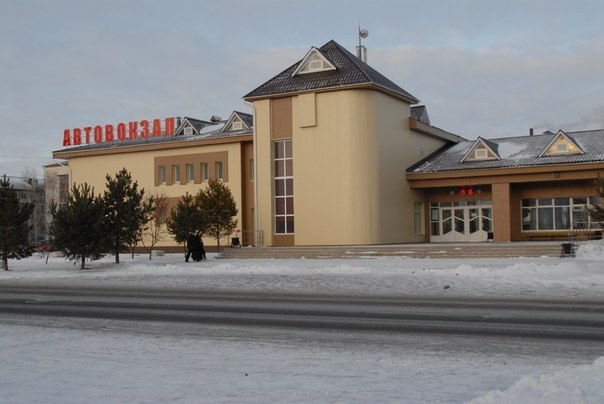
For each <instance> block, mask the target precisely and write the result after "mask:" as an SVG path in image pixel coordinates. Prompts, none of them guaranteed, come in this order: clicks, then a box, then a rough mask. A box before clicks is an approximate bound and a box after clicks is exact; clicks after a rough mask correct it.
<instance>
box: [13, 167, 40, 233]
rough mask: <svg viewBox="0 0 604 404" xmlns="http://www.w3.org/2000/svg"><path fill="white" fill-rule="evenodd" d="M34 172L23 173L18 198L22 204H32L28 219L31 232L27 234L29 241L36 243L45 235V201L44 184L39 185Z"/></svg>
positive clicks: (30, 170) (30, 169) (28, 170)
mask: <svg viewBox="0 0 604 404" xmlns="http://www.w3.org/2000/svg"><path fill="white" fill-rule="evenodd" d="M36 175H37V173H36V170H35V169H33V168H28V169H26V170H25V171H24V172H23V175H22V179H23V183H24V186H23V188H22V189H21V190H20V193H19V194H20V196H21V198H23V199H24V202H28V203H32V204H33V205H34V211H33V213H32V215H31V217H30V219H29V223H30V226H31V230H30V232H29V239H30V241H33V242H35V241H38V240H40V239H42V238H44V236H45V234H46V212H45V211H46V201H45V198H44V184H43V183H42V184H41V183H40V182H39V181H38V179H37V177H36Z"/></svg>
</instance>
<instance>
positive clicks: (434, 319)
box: [0, 285, 604, 341]
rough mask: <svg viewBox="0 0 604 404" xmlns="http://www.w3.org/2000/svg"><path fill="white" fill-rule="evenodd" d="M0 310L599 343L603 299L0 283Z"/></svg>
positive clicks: (603, 334) (603, 321) (603, 320)
mask: <svg viewBox="0 0 604 404" xmlns="http://www.w3.org/2000/svg"><path fill="white" fill-rule="evenodd" d="M0 313H5V314H6V315H9V314H10V315H19V316H53V317H73V318H93V319H94V318H97V319H111V320H130V321H147V322H148V321H159V322H178V323H198V324H214V325H227V326H230V325H232V326H238V327H240V326H244V327H281V328H299V329H325V330H339V331H346V330H350V331H380V332H381V331H383V332H394V333H428V334H461V335H493V336H508V337H530V338H550V339H551V338H559V339H583V340H596V341H604V302H596V301H542V300H524V301H519V300H504V299H498V300H485V299H478V298H467V299H461V298H453V299H451V298H416V297H413V298H412V297H366V296H363V297H359V296H319V295H310V294H308V295H292V294H283V295H276V294H266V293H242V292H230V293H229V292H215V291H214V292H210V291H192V290H189V291H183V290H173V291H170V290H157V289H140V290H139V289H136V290H135V289H131V288H129V289H116V288H92V287H63V286H62V287H44V286H39V285H36V286H23V285H19V286H6V285H3V286H0Z"/></svg>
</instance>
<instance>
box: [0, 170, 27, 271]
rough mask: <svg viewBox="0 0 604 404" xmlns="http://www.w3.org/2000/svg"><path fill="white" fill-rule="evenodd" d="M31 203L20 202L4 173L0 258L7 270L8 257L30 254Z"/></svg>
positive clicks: (0, 192)
mask: <svg viewBox="0 0 604 404" xmlns="http://www.w3.org/2000/svg"><path fill="white" fill-rule="evenodd" d="M33 210H34V205H33V203H20V202H19V197H18V196H17V191H15V189H14V188H13V186H12V185H11V184H10V180H8V179H7V178H6V175H5V176H4V178H3V179H2V180H0V259H1V260H2V264H3V266H4V269H5V270H6V271H8V259H9V258H16V259H21V258H25V257H29V256H30V255H31V254H32V248H31V246H30V244H29V240H28V235H29V228H30V226H29V218H30V216H31V214H32V212H33Z"/></svg>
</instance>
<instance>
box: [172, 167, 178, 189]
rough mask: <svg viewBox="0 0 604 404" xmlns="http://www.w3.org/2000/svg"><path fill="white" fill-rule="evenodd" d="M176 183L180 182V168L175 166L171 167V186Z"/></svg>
mask: <svg viewBox="0 0 604 404" xmlns="http://www.w3.org/2000/svg"><path fill="white" fill-rule="evenodd" d="M178 182H180V166H179V165H176V164H175V165H173V166H172V184H176V183H178Z"/></svg>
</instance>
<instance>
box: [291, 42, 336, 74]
mask: <svg viewBox="0 0 604 404" xmlns="http://www.w3.org/2000/svg"><path fill="white" fill-rule="evenodd" d="M316 58H318V60H320V61H321V67H317V68H310V66H309V64H310V63H313V62H315V61H317V59H316ZM311 59H315V60H311ZM328 70H336V67H335V66H334V65H333V64H332V63H331V62H330V61H329V60H328V59H327V58H326V57H325V56H324V55H323V54H322V53H321V51H320V50H318V49H317V48H315V47H312V48H310V50H309V51H308V53H306V56H304V58H302V60H301V61H300V64H298V67H297V68H296V70H294V72H293V73H292V76H297V75H298V74H308V73H316V72H323V71H328Z"/></svg>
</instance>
